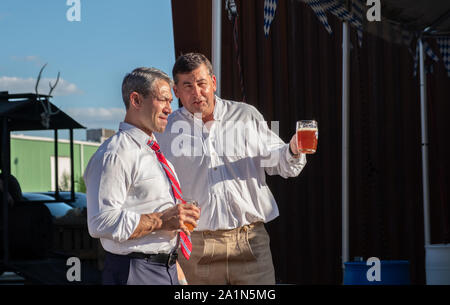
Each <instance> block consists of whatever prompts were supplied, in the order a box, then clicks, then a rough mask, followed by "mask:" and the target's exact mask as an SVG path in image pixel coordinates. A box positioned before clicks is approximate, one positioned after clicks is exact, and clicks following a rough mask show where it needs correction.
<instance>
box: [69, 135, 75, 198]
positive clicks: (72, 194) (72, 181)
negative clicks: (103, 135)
mask: <svg viewBox="0 0 450 305" xmlns="http://www.w3.org/2000/svg"><path fill="white" fill-rule="evenodd" d="M69 137H70V144H69V145H70V200H74V201H75V178H74V177H75V173H74V164H73V129H69Z"/></svg>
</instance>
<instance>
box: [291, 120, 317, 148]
mask: <svg viewBox="0 0 450 305" xmlns="http://www.w3.org/2000/svg"><path fill="white" fill-rule="evenodd" d="M296 130H297V148H298V151H299V152H300V153H303V154H313V153H315V152H316V149H317V140H318V138H319V129H318V128H317V122H316V121H314V120H302V121H297V129H296Z"/></svg>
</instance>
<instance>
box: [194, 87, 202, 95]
mask: <svg viewBox="0 0 450 305" xmlns="http://www.w3.org/2000/svg"><path fill="white" fill-rule="evenodd" d="M201 95H202V88H200V86H197V85H194V96H195V97H199V96H201Z"/></svg>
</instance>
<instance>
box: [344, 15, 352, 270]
mask: <svg viewBox="0 0 450 305" xmlns="http://www.w3.org/2000/svg"><path fill="white" fill-rule="evenodd" d="M349 81H350V29H349V25H348V23H347V22H343V24H342V270H343V271H344V269H345V265H344V263H345V262H348V261H349V196H348V168H349V165H348V154H349V102H350V90H349V89H350V82H349Z"/></svg>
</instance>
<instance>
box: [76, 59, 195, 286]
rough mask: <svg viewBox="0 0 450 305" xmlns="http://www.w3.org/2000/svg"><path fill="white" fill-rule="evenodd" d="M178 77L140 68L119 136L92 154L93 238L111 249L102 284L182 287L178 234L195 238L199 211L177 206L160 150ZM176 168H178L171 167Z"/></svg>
mask: <svg viewBox="0 0 450 305" xmlns="http://www.w3.org/2000/svg"><path fill="white" fill-rule="evenodd" d="M171 85H172V80H171V79H170V78H169V76H167V74H165V73H164V72H162V71H160V70H158V69H155V68H137V69H135V70H134V71H133V72H131V73H129V74H127V75H126V76H125V78H124V80H123V83H122V97H123V100H124V103H125V107H126V116H125V119H124V122H122V123H120V126H119V131H118V132H117V133H116V134H115V135H113V136H112V137H111V138H109V139H108V140H107V141H105V142H104V143H103V144H102V145H101V146H100V147H99V148H98V150H97V152H96V153H95V154H94V155H93V156H92V158H91V160H90V161H89V164H88V166H87V168H86V171H85V173H84V180H85V182H86V187H87V214H88V228H89V233H90V235H91V236H92V237H94V238H100V241H101V244H102V246H103V248H104V249H105V251H106V257H105V263H104V270H103V274H102V283H103V284H178V283H179V282H178V274H177V263H176V260H177V255H176V248H177V246H178V243H177V230H181V231H183V232H185V233H186V234H188V235H190V232H189V230H188V228H187V227H186V225H185V223H189V224H191V225H192V226H194V227H196V226H197V220H198V218H199V212H200V211H199V209H198V208H197V207H195V206H193V205H191V204H178V205H176V204H175V202H176V200H175V199H174V195H173V191H172V187H171V183H170V181H169V179H168V177H167V176H166V173H165V171H164V169H163V167H162V164H161V163H160V161H158V158H157V156H156V153H155V151H154V150H152V148H151V147H149V145H148V143H151V141H152V140H153V141H155V139H154V135H153V133H154V132H163V131H164V129H165V127H166V125H167V117H168V116H169V114H170V113H171V112H172V109H171V106H170V104H171V102H172V92H171ZM168 165H169V166H170V168H171V169H172V171H173V166H172V165H171V164H170V162H168Z"/></svg>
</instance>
